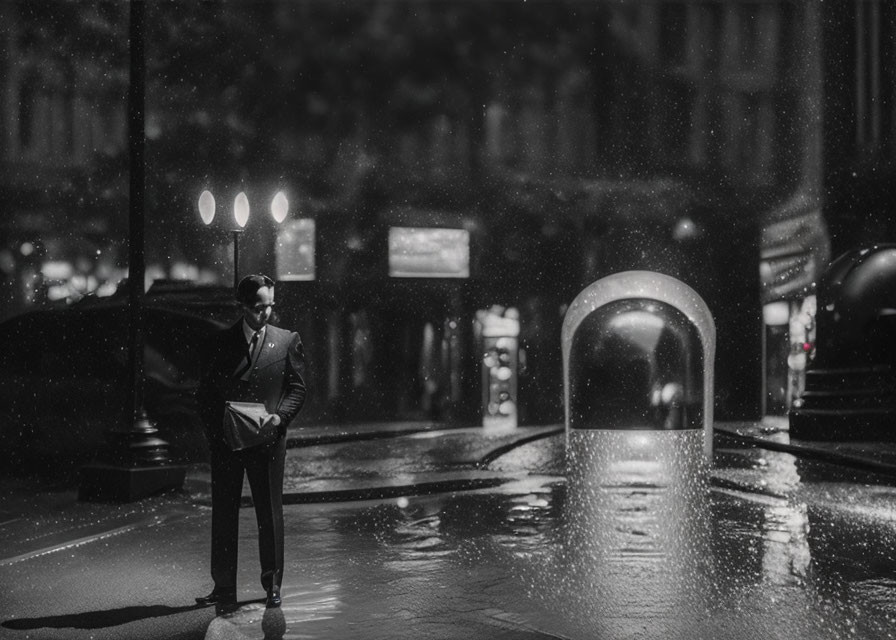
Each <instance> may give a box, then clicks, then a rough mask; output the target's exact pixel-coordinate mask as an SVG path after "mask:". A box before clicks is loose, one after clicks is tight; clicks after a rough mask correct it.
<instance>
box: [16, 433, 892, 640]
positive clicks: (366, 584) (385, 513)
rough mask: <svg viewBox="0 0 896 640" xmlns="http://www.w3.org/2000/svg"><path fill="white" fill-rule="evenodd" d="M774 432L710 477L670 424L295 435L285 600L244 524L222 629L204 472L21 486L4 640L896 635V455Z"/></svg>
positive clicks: (718, 456) (719, 457) (734, 451)
mask: <svg viewBox="0 0 896 640" xmlns="http://www.w3.org/2000/svg"><path fill="white" fill-rule="evenodd" d="M776 426H777V427H780V425H774V424H762V425H759V424H719V425H717V427H718V428H719V432H718V433H717V434H716V438H715V449H714V459H713V461H712V464H711V465H706V464H703V463H701V461H700V456H699V455H695V451H699V445H695V443H694V442H692V441H691V440H689V439H688V437H687V434H684V435H682V434H680V433H678V434H676V433H671V432H670V433H655V432H651V433H646V434H645V433H643V432H642V433H640V434H635V436H631V435H630V434H631V433H632V432H621V433H617V434H615V435H613V434H610V432H598V433H596V434H589V435H588V436H587V437H586V439H585V440H583V441H577V442H573V443H571V446H570V448H569V449H568V451H569V452H570V454H569V457H567V455H566V453H567V443H566V438H565V434H563V432H562V430H559V429H558V428H557V427H540V428H532V427H528V428H521V429H519V430H517V431H515V432H511V433H505V434H498V433H492V434H488V433H484V432H483V431H482V430H481V429H445V430H439V429H437V427H438V425H427V424H423V425H416V424H412V425H408V424H395V425H366V426H361V427H358V428H353V429H351V430H346V431H342V429H343V428H333V429H323V428H321V429H306V430H296V431H294V432H291V434H290V437H291V439H292V445H293V448H291V449H290V452H289V456H288V460H287V469H288V472H287V473H288V479H287V482H286V487H285V488H286V498H285V501H286V502H287V507H286V515H285V519H286V522H285V527H286V536H287V542H286V545H287V546H286V557H287V566H286V571H285V576H284V584H283V607H282V608H281V609H272V610H265V609H264V605H263V600H262V597H263V595H264V594H263V592H262V591H261V588H260V583H259V576H258V571H259V570H258V568H257V567H258V560H257V549H256V546H255V545H256V542H255V540H256V538H255V523H254V515H253V510H252V509H244V510H243V511H242V521H241V536H242V537H241V543H240V544H241V546H240V554H241V555H240V576H239V579H240V586H239V594H238V596H239V599H240V604H241V606H240V608H239V609H238V610H237V611H236V612H232V613H227V614H222V615H220V616H216V612H215V610H214V609H213V608H198V607H196V606H194V605H193V598H194V597H195V596H197V595H203V594H205V593H207V592H208V591H209V590H210V588H211V582H210V579H209V577H208V556H209V539H208V538H209V527H210V506H209V505H210V500H209V498H210V496H209V487H208V473H207V468H204V467H202V466H197V467H194V468H192V469H191V471H190V473H189V475H188V479H187V483H186V485H185V488H184V491H183V492H181V493H179V494H176V495H168V496H161V497H157V498H151V499H147V500H143V501H141V502H139V503H135V504H126V505H107V504H95V503H78V502H77V501H76V500H75V491H74V489H70V488H68V489H61V490H59V489H57V490H50V489H38V490H36V491H35V490H29V489H28V486H27V484H26V483H25V482H24V481H23V480H19V479H16V480H10V481H6V480H5V481H4V488H3V491H2V495H0V543H2V549H3V551H2V552H0V584H2V585H3V589H2V592H0V638H65V639H72V638H77V639H81V638H96V639H102V638H119V639H120V638H125V639H131V638H140V639H142V638H146V639H149V638H154V639H158V638H184V639H186V638H197V639H199V638H209V639H213V638H257V639H261V638H322V639H331V638H362V639H364V638H384V639H385V638H414V639H415V640H416V639H420V638H433V639H436V638H464V639H465V640H475V639H478V638H482V639H485V638H508V639H517V638H519V639H523V640H526V639H529V638H533V639H535V638H608V639H617V638H618V639H623V638H625V639H627V638H663V639H667V638H682V639H684V638H696V639H702V638H705V639H710V638H712V639H731V640H734V639H745V640H746V639H753V638H781V639H791V638H820V639H828V638H830V639H839V638H857V639H876V638H892V637H894V636H896V631H894V630H896V578H894V576H896V552H894V549H896V544H894V543H896V488H894V483H896V463H894V460H896V457H894V456H893V453H894V452H896V447H893V446H892V445H882V444H880V443H874V444H868V443H864V444H859V443H853V444H849V445H831V444H827V445H822V444H818V443H793V442H790V441H789V439H788V436H787V433H786V430H784V431H782V430H781V429H779V428H775V427H776ZM588 438H590V440H589V439H588ZM756 441H759V443H760V444H762V443H765V445H766V446H765V447H762V448H760V447H755V446H750V445H752V444H755V443H756ZM863 461H864V462H865V463H866V464H865V465H864V466H862V464H861V463H862V462H863ZM891 463H893V464H891ZM246 489H247V488H246ZM246 500H247V501H248V490H247V494H246Z"/></svg>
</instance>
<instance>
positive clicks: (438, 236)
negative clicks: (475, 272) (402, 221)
mask: <svg viewBox="0 0 896 640" xmlns="http://www.w3.org/2000/svg"><path fill="white" fill-rule="evenodd" d="M389 275H390V276H392V277H393V278H469V277H470V233H469V232H468V231H467V230H466V229H439V228H423V227H390V228H389Z"/></svg>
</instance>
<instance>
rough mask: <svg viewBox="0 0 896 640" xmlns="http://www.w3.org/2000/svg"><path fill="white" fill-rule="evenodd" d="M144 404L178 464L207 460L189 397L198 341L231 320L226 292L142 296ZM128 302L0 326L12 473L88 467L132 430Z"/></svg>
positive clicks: (72, 308) (183, 288)
mask: <svg viewBox="0 0 896 640" xmlns="http://www.w3.org/2000/svg"><path fill="white" fill-rule="evenodd" d="M144 301H145V302H144V314H143V315H144V336H145V337H144V379H145V382H144V385H143V389H144V400H145V402H144V406H145V409H146V411H147V414H148V416H149V418H150V420H151V421H152V422H153V423H155V424H156V426H157V427H158V429H159V434H158V435H159V436H160V437H162V438H163V439H165V440H167V441H168V443H169V445H170V450H171V453H172V456H173V457H175V459H181V460H183V459H195V458H196V457H197V456H202V455H203V452H204V447H203V442H202V433H201V430H200V427H199V424H198V421H197V417H196V412H195V404H194V400H193V391H194V389H195V386H196V382H197V374H198V366H197V365H198V346H199V344H200V343H201V341H202V339H203V337H204V336H207V335H208V334H209V333H210V332H212V331H214V330H215V329H216V328H219V327H221V326H224V325H225V324H226V323H229V322H232V321H233V320H234V319H235V318H236V317H238V309H237V306H236V303H235V301H234V300H233V296H232V292H231V290H230V289H229V288H224V287H199V286H195V285H191V284H189V283H169V282H162V283H157V284H155V285H154V286H153V287H152V288H150V290H149V291H148V292H147V294H146V296H145V298H144ZM128 319H129V316H128V308H127V296H126V295H124V294H117V295H116V296H113V297H112V298H106V299H96V298H93V299H91V298H85V299H83V300H81V301H80V302H78V303H75V304H72V305H69V306H66V307H59V308H46V309H40V310H35V311H32V312H29V313H25V314H22V315H20V316H16V317H14V318H11V319H9V320H7V321H5V322H3V323H2V324H0V438H2V442H3V443H4V446H3V447H2V451H3V454H2V455H3V456H4V457H5V458H6V460H4V462H6V463H8V464H11V465H12V466H14V467H22V466H26V467H33V466H34V465H38V466H42V467H47V468H49V467H51V466H56V465H62V466H63V467H69V468H70V467H71V466H72V465H73V464H74V465H77V464H80V463H83V462H86V461H89V460H90V459H91V458H92V457H93V456H94V455H96V453H97V452H98V451H100V450H101V449H102V447H103V446H104V443H105V437H104V434H105V432H106V431H107V430H109V429H112V428H116V429H120V428H122V427H123V426H128V425H130V424H131V423H132V422H133V420H132V418H131V410H130V407H131V404H132V403H131V399H130V397H129V396H128V392H127V389H128V387H127V381H128V378H129V375H130V373H129V371H128V366H129V364H128V348H129V344H128V339H129V338H128Z"/></svg>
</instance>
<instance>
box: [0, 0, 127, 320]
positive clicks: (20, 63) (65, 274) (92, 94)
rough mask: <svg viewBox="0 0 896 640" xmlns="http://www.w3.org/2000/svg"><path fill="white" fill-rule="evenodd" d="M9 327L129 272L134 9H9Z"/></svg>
mask: <svg viewBox="0 0 896 640" xmlns="http://www.w3.org/2000/svg"><path fill="white" fill-rule="evenodd" d="M0 25H2V26H0V201H2V202H3V205H2V206H3V216H2V219H0V234H2V237H0V271H2V287H3V291H2V305H0V306H2V312H0V318H6V317H9V316H11V315H15V314H17V313H21V312H22V311H25V310H27V309H29V308H32V307H34V306H35V305H40V304H43V303H46V302H51V301H54V300H65V299H66V298H72V297H74V298H78V297H80V296H82V295H84V294H86V293H88V292H93V291H96V290H97V289H99V290H100V291H101V292H105V291H109V292H111V291H114V289H115V286H116V285H117V283H118V281H119V280H120V279H121V278H122V277H123V276H124V275H125V273H126V272H125V269H124V267H126V265H123V264H122V256H121V255H120V254H121V247H122V246H124V247H125V254H126V246H127V244H126V233H127V218H126V216H124V215H123V211H124V210H125V209H122V206H123V205H125V206H126V203H127V161H126V157H127V156H126V152H127V122H126V104H125V95H126V92H127V83H128V71H127V58H126V51H127V42H126V37H127V36H126V34H127V12H126V11H125V10H123V8H122V7H115V6H114V5H113V4H110V3H107V4H105V5H101V4H96V3H84V4H83V5H82V4H81V3H64V2H52V3H29V2H3V3H0Z"/></svg>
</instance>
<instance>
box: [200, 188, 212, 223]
mask: <svg viewBox="0 0 896 640" xmlns="http://www.w3.org/2000/svg"><path fill="white" fill-rule="evenodd" d="M199 215H200V216H202V221H203V222H204V223H205V224H211V223H212V220H214V219H215V197H214V196H213V195H212V192H211V191H209V190H208V189H206V190H205V191H203V192H202V193H201V194H200V195H199Z"/></svg>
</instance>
